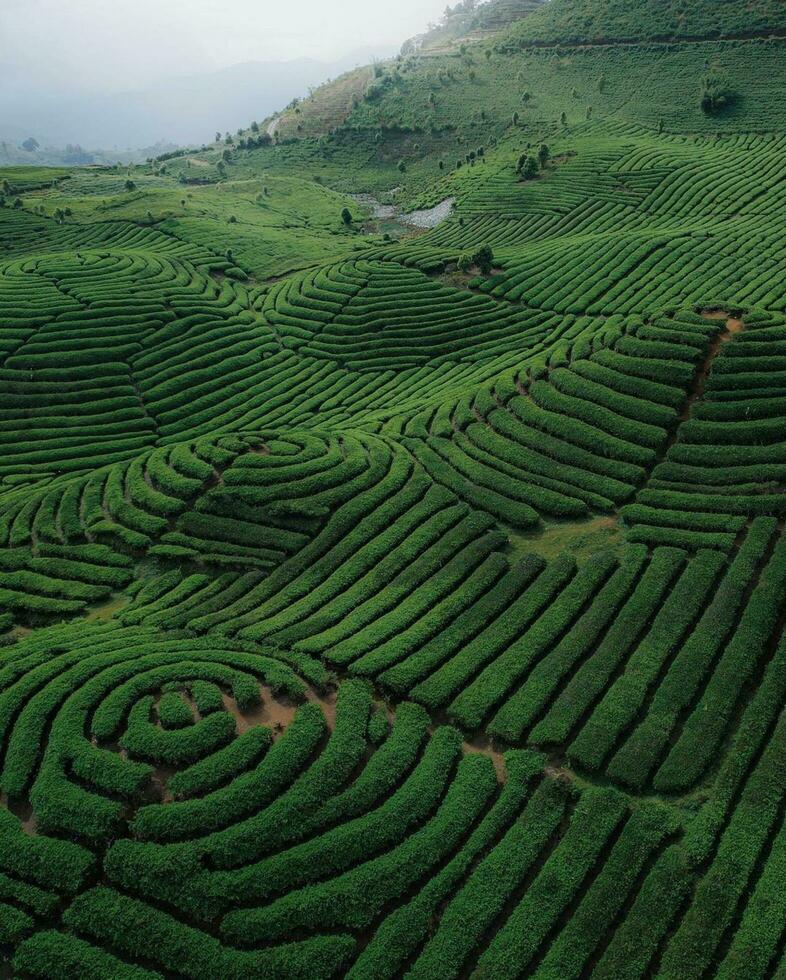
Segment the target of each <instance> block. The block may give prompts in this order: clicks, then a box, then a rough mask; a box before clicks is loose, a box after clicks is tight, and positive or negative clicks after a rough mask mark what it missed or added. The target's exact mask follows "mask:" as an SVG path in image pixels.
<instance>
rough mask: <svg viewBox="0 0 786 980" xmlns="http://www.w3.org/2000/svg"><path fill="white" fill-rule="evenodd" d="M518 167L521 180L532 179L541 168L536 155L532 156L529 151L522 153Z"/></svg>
mask: <svg viewBox="0 0 786 980" xmlns="http://www.w3.org/2000/svg"><path fill="white" fill-rule="evenodd" d="M516 169H517V171H518V175H519V177H520V179H521V180H532V179H533V178H534V177H537V175H538V170H539V169H540V168H539V166H538V161H537V159H536V158H535V157H533V156H530V154H529V153H522V154H521V156H520V157H519V162H518V166H517V168H516Z"/></svg>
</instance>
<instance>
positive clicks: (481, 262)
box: [472, 245, 494, 276]
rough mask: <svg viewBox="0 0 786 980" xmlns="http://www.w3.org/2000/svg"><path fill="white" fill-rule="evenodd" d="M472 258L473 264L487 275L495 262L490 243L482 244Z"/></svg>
mask: <svg viewBox="0 0 786 980" xmlns="http://www.w3.org/2000/svg"><path fill="white" fill-rule="evenodd" d="M472 259H473V264H474V265H476V266H477V267H478V269H480V271H481V272H482V273H483V275H484V276H487V275H488V274H489V273H490V272H491V267H492V265H493V264H494V253H493V252H492V250H491V246H490V245H481V246H480V248H479V249H478V250H477V252H475V254H474V255H473V256H472Z"/></svg>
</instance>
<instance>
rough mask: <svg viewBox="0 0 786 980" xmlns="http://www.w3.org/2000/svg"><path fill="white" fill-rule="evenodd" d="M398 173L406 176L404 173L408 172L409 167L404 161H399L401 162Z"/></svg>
mask: <svg viewBox="0 0 786 980" xmlns="http://www.w3.org/2000/svg"><path fill="white" fill-rule="evenodd" d="M398 172H399V173H400V174H404V173H406V172H407V165H406V163H404V161H403V160H399V162H398Z"/></svg>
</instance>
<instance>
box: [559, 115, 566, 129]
mask: <svg viewBox="0 0 786 980" xmlns="http://www.w3.org/2000/svg"><path fill="white" fill-rule="evenodd" d="M559 121H560V123H561V124H562V125H563V126H567V125H568V114H567V112H563V113H562V115H561V116H560V117H559Z"/></svg>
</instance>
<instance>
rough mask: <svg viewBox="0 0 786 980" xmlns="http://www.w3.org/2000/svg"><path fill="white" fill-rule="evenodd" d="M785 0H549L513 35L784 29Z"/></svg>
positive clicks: (574, 38) (583, 39)
mask: <svg viewBox="0 0 786 980" xmlns="http://www.w3.org/2000/svg"><path fill="white" fill-rule="evenodd" d="M784 31H786V9H785V8H784V5H783V3H781V2H780V0H751V2H748V3H740V2H738V0H691V2H689V3H686V2H685V0H548V2H547V3H545V4H544V5H543V6H542V8H541V9H539V10H538V11H536V12H535V13H534V14H533V16H532V17H531V18H528V19H527V20H526V21H522V22H521V23H519V24H516V25H515V26H514V27H513V29H512V31H511V39H512V38H517V39H520V40H526V41H534V42H540V43H549V42H551V43H559V44H568V43H571V42H577V43H582V44H587V43H589V44H592V43H597V42H599V41H608V40H612V41H614V40H642V41H644V40H667V39H691V38H707V37H753V36H757V35H762V36H769V35H782V34H783V33H784Z"/></svg>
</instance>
